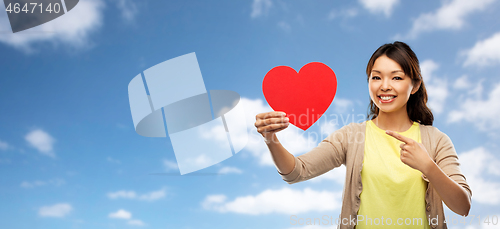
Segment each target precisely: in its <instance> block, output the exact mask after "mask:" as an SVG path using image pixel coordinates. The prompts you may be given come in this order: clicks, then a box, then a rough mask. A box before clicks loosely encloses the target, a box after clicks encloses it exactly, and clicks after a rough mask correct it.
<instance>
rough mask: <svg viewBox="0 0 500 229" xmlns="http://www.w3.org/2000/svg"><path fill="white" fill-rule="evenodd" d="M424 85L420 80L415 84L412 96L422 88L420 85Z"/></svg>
mask: <svg viewBox="0 0 500 229" xmlns="http://www.w3.org/2000/svg"><path fill="white" fill-rule="evenodd" d="M421 83H422V80H419V81H418V82H416V83H414V84H413V89H411V94H412V95H413V94H415V93H416V92H417V91H418V89H419V88H420V84H421Z"/></svg>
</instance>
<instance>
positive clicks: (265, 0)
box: [250, 0, 273, 18]
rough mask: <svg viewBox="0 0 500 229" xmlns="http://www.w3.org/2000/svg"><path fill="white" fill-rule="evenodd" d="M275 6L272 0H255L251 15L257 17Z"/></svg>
mask: <svg viewBox="0 0 500 229" xmlns="http://www.w3.org/2000/svg"><path fill="white" fill-rule="evenodd" d="M272 6H273V3H272V2H271V0H253V3H252V12H251V13H250V17H252V18H257V17H260V16H262V15H264V14H267V12H269V9H270V8H271V7H272Z"/></svg>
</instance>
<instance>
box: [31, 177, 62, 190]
mask: <svg viewBox="0 0 500 229" xmlns="http://www.w3.org/2000/svg"><path fill="white" fill-rule="evenodd" d="M64 183H65V182H64V180H63V179H59V178H56V179H51V180H48V181H41V180H37V181H33V182H28V181H23V182H22V183H21V187H23V188H35V187H39V186H44V185H54V186H61V185H63V184H64Z"/></svg>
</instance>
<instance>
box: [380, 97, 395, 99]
mask: <svg viewBox="0 0 500 229" xmlns="http://www.w3.org/2000/svg"><path fill="white" fill-rule="evenodd" d="M394 97H395V96H380V98H381V99H382V100H390V99H393V98H394Z"/></svg>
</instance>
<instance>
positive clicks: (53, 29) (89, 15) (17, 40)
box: [0, 0, 104, 53]
mask: <svg viewBox="0 0 500 229" xmlns="http://www.w3.org/2000/svg"><path fill="white" fill-rule="evenodd" d="M2 6H3V5H2ZM103 8H104V1H103V0H86V1H85V0H82V1H80V2H79V3H78V5H77V6H76V7H75V8H73V9H72V10H71V11H69V12H68V13H66V14H64V15H62V16H61V17H58V18H56V19H54V20H52V21H49V22H47V23H44V24H42V25H39V26H37V27H34V28H31V29H27V30H24V31H21V32H17V33H3V34H2V35H1V36H0V42H3V43H5V44H7V45H10V46H12V47H14V48H16V49H19V50H22V51H24V52H27V53H29V52H33V51H34V47H33V46H34V45H35V44H37V43H40V42H49V43H52V44H54V45H57V44H63V45H67V46H70V47H74V48H83V47H85V46H87V45H89V41H88V39H89V36H90V34H91V33H92V32H93V31H95V30H97V29H98V28H100V27H101V25H102V21H103V12H102V11H103ZM0 9H5V8H2V7H0ZM0 31H12V30H11V27H10V24H9V20H8V18H7V13H6V12H5V10H3V11H2V12H1V13H0Z"/></svg>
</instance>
